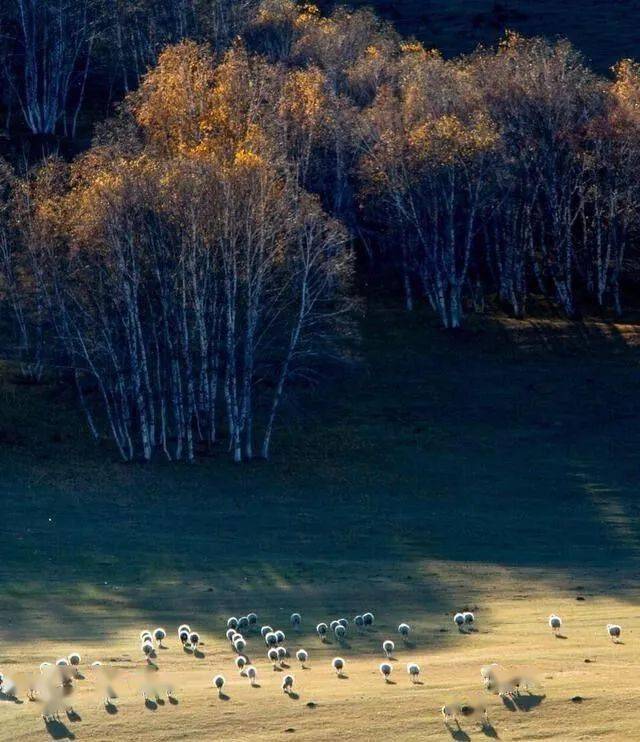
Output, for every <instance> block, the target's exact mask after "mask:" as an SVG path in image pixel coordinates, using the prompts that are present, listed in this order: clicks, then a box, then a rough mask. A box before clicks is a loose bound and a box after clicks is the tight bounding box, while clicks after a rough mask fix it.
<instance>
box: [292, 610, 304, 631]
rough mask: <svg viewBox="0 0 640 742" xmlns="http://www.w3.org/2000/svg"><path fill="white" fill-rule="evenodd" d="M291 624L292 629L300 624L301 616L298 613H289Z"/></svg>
mask: <svg viewBox="0 0 640 742" xmlns="http://www.w3.org/2000/svg"><path fill="white" fill-rule="evenodd" d="M290 620H291V625H292V626H293V628H294V629H297V628H299V627H300V624H301V623H302V616H301V615H300V614H299V613H292V614H291V619H290Z"/></svg>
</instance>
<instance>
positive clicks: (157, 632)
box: [153, 627, 167, 647]
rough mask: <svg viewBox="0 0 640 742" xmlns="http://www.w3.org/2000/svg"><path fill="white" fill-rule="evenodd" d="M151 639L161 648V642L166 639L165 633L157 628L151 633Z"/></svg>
mask: <svg viewBox="0 0 640 742" xmlns="http://www.w3.org/2000/svg"><path fill="white" fill-rule="evenodd" d="M153 637H154V639H155V640H156V641H157V642H158V646H159V647H162V642H163V641H164V640H165V639H166V638H167V632H166V631H165V630H164V629H161V628H160V627H158V628H157V629H156V630H155V631H154V632H153Z"/></svg>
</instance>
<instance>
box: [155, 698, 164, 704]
mask: <svg viewBox="0 0 640 742" xmlns="http://www.w3.org/2000/svg"><path fill="white" fill-rule="evenodd" d="M156 703H157V704H158V706H164V698H158V696H156Z"/></svg>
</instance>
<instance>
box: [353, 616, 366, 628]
mask: <svg viewBox="0 0 640 742" xmlns="http://www.w3.org/2000/svg"><path fill="white" fill-rule="evenodd" d="M353 623H354V624H355V625H356V627H357V628H358V629H361V628H362V627H363V626H364V619H363V618H362V616H356V617H355V618H354V619H353Z"/></svg>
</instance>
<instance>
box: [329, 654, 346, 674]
mask: <svg viewBox="0 0 640 742" xmlns="http://www.w3.org/2000/svg"><path fill="white" fill-rule="evenodd" d="M331 667H333V669H334V670H335V671H336V674H337V675H338V677H340V676H341V675H342V671H343V670H344V660H343V659H342V657H334V658H333V660H332V661H331Z"/></svg>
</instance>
